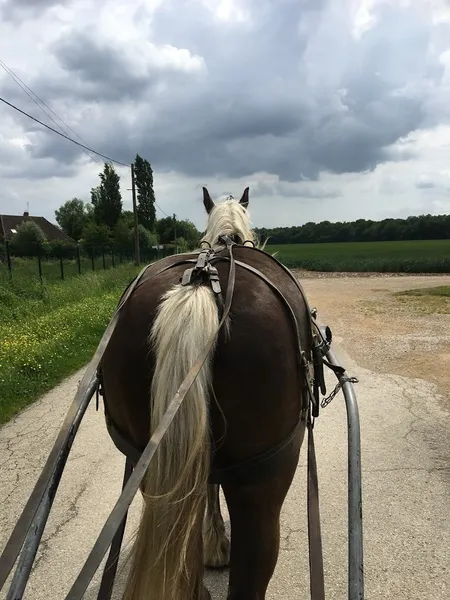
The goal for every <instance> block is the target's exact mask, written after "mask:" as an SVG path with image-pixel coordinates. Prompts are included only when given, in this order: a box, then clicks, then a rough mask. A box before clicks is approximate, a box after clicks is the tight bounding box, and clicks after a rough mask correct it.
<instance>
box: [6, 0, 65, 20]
mask: <svg viewBox="0 0 450 600" xmlns="http://www.w3.org/2000/svg"><path fill="white" fill-rule="evenodd" d="M68 1H69V0H6V1H4V2H3V4H1V5H0V15H1V16H2V17H3V18H4V19H5V20H12V21H14V20H16V19H21V18H22V17H23V16H24V15H28V16H37V15H40V14H42V13H43V11H45V10H47V9H48V8H51V7H52V6H56V5H58V4H67V2H68Z"/></svg>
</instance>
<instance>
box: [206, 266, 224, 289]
mask: <svg viewBox="0 0 450 600" xmlns="http://www.w3.org/2000/svg"><path fill="white" fill-rule="evenodd" d="M208 271H209V272H208V275H209V282H210V283H211V287H212V291H213V292H214V293H215V294H216V295H217V296H218V295H219V294H220V293H221V291H222V288H221V286H220V279H219V272H218V271H217V269H216V267H211V266H210V267H209V269H208Z"/></svg>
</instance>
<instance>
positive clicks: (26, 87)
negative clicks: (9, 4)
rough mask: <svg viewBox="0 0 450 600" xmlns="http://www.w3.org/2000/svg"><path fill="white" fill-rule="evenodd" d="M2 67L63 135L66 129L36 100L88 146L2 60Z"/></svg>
mask: <svg viewBox="0 0 450 600" xmlns="http://www.w3.org/2000/svg"><path fill="white" fill-rule="evenodd" d="M0 67H2V69H3V70H4V71H5V72H6V73H7V74H8V75H9V76H10V77H11V79H12V80H13V81H14V83H16V84H17V85H18V86H19V87H20V89H21V90H22V91H23V92H25V94H26V95H27V96H28V97H29V98H30V99H31V100H32V101H33V102H34V103H35V104H36V106H37V107H38V108H40V109H41V110H42V112H43V113H44V114H45V116H47V117H48V118H49V119H50V120H51V121H52V122H53V123H54V124H55V125H56V127H58V128H59V129H60V130H61V131H62V132H63V133H66V132H65V131H64V129H63V128H62V127H61V125H59V123H57V122H56V121H55V119H54V118H53V117H52V116H51V115H49V114H48V112H47V111H46V110H44V108H43V107H42V106H41V105H40V104H39V103H38V102H36V100H35V98H37V100H39V102H40V103H41V104H43V105H44V106H45V107H46V108H48V110H49V111H50V112H51V113H53V114H54V115H55V117H56V118H57V119H59V120H60V121H61V122H62V123H64V125H65V127H66V128H67V129H69V130H70V131H71V132H72V133H73V134H74V135H75V136H76V137H77V138H78V139H79V140H81V142H83V144H86V142H85V140H83V138H82V137H80V136H79V135H78V134H77V133H76V132H75V131H74V130H73V129H72V128H71V127H70V126H69V125H67V123H66V122H65V121H64V120H63V119H61V117H59V116H58V115H57V114H56V113H55V111H54V110H53V109H51V108H50V106H48V105H47V104H46V103H45V102H44V100H42V98H39V96H38V95H37V94H35V93H34V92H33V90H32V89H31V88H29V87H28V85H27V84H26V83H25V82H24V81H22V79H20V77H19V76H18V75H16V73H14V71H13V70H12V69H10V67H8V65H7V64H6V63H5V62H4V61H3V60H1V59H0ZM27 90H28V91H27ZM33 96H34V98H33ZM82 150H83V152H84V153H85V154H86V156H88V157H89V158H90V159H91V160H94V161H96V162H98V163H100V161H99V159H98V158H96V157H95V156H92V155H91V154H89V153H88V152H87V151H86V150H85V149H84V148H83V149H82Z"/></svg>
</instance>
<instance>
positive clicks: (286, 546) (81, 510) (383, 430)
mask: <svg viewBox="0 0 450 600" xmlns="http://www.w3.org/2000/svg"><path fill="white" fill-rule="evenodd" d="M449 280H450V278H446V279H443V278H429V277H426V278H425V277H423V278H422V277H412V278H404V277H402V278H384V277H376V278H355V277H346V278H340V277H333V278H326V279H323V278H319V277H314V278H312V277H308V278H304V279H303V278H302V282H303V284H304V287H305V290H306V292H307V294H308V297H309V300H310V302H311V304H312V305H316V306H317V307H318V308H319V318H320V320H321V321H322V322H324V323H327V324H329V325H330V326H331V327H332V329H333V331H334V334H335V338H334V339H335V351H336V353H337V354H338V356H339V357H340V359H341V362H342V363H343V364H344V365H345V366H346V367H347V368H348V372H349V374H350V375H356V376H357V377H358V378H359V380H360V383H358V384H357V387H356V392H357V395H358V401H359V407H360V416H361V431H362V465H363V514H364V542H365V546H364V548H365V581H366V598H368V599H370V600H386V599H389V600H390V599H395V600H446V599H447V598H449V597H450V567H449V565H450V527H449V522H450V452H449V444H448V440H449V439H450V411H449V410H448V406H449V404H448V401H449V395H448V392H447V395H445V389H447V390H448V385H449V379H448V377H449V374H448V372H447V373H446V368H445V365H448V360H449V345H450V339H449V335H450V333H448V332H450V328H449V319H450V316H449V315H448V314H446V315H440V314H437V313H433V314H431V315H427V314H423V311H422V308H420V306H422V304H420V303H419V304H417V303H416V305H415V306H414V308H413V309H410V308H408V309H406V308H405V306H406V305H404V304H402V303H401V302H400V304H397V299H393V298H392V296H391V291H392V290H399V289H410V288H413V287H418V286H422V287H428V286H432V285H442V284H448V283H449ZM413 302H414V301H413ZM401 307H403V308H401ZM410 310H413V311H414V312H413V313H411V312H408V311H410ZM434 327H437V330H436V331H435V330H434ZM437 332H438V333H437ZM435 353H436V354H438V355H439V360H437V359H436V354H435ZM445 361H447V362H445ZM80 376H81V373H78V374H76V375H75V376H74V377H71V378H69V379H68V380H67V381H65V382H63V383H62V384H61V385H60V386H58V387H57V388H55V390H53V391H52V392H51V393H50V394H47V395H46V396H45V397H43V398H42V399H41V400H40V401H38V402H37V403H36V404H35V405H34V406H32V407H30V408H29V409H28V410H26V411H24V412H23V413H22V414H21V415H19V416H18V417H17V418H16V419H15V420H14V421H13V422H11V423H10V424H8V425H6V426H5V427H3V428H2V429H0V456H1V464H2V469H1V472H0V505H1V507H2V510H1V513H0V548H3V545H4V543H5V542H6V539H7V537H8V535H9V533H10V531H11V529H12V527H13V525H14V523H15V522H16V520H17V518H18V516H19V514H20V512H21V510H22V507H23V506H24V504H25V501H26V499H27V498H28V495H29V493H30V491H31V489H32V487H33V485H34V483H35V481H36V478H37V476H38V475H39V473H40V471H41V469H42V467H43V464H44V462H45V459H46V457H47V455H48V453H49V451H50V449H51V447H52V445H53V442H54V439H55V436H56V434H57V431H58V429H59V427H60V424H61V422H62V420H63V418H64V415H65V412H66V410H67V407H68V405H69V404H70V402H71V400H72V398H73V394H74V392H75V389H76V386H77V382H78V380H79V378H80ZM327 379H328V383H329V389H330V390H331V389H332V386H333V385H334V379H333V377H330V376H328V377H327ZM439 390H440V391H441V395H439ZM316 447H317V454H318V458H317V461H318V470H319V485H320V501H321V514H322V532H323V538H324V540H323V541H324V554H325V577H326V587H327V590H326V591H327V600H344V598H346V597H347V592H346V577H347V573H346V560H347V546H346V539H347V522H346V496H347V489H346V473H347V468H346V418H345V409H344V407H343V401H342V396H341V395H339V396H338V397H336V398H335V399H334V400H333V402H332V403H331V404H330V406H329V407H327V409H326V410H324V411H322V414H321V417H320V418H319V420H318V421H317V424H316ZM122 468H123V457H122V456H121V455H120V454H119V453H118V452H117V451H116V449H115V448H114V447H113V445H112V442H111V440H110V439H109V437H108V435H107V433H106V429H105V425H104V419H103V415H102V412H101V410H100V411H99V412H95V407H94V405H92V406H91V407H90V408H89V410H88V412H87V415H86V417H85V420H84V421H83V423H82V426H81V428H80V432H79V434H78V435H77V437H76V439H75V443H74V446H73V449H72V453H71V455H70V457H69V460H68V464H67V469H66V471H65V473H64V477H63V480H62V482H61V485H60V489H59V490H58V494H57V496H56V501H55V506H54V509H53V511H52V513H51V515H50V518H49V521H48V525H47V528H46V530H45V532H44V537H43V544H42V546H41V549H40V551H39V554H38V559H37V564H36V567H35V569H34V571H33V573H32V577H31V580H30V583H29V586H28V590H27V593H26V594H25V598H27V599H30V600H50V599H51V600H62V598H64V597H65V594H66V593H67V592H68V590H69V588H70V585H71V583H72V582H73V581H74V579H75V577H76V575H77V574H78V572H79V570H80V569H81V567H82V565H83V562H84V560H85V559H86V557H87V555H88V553H89V551H90V549H91V548H92V544H93V543H94V541H95V539H96V537H97V535H98V533H99V532H100V530H101V527H102V526H103V524H104V522H105V520H106V517H107V515H108V514H109V511H110V510H111V508H112V507H113V505H114V502H115V500H116V498H117V496H118V493H119V488H120V482H121V476H122ZM305 481H306V473H305V453H304V449H303V452H302V456H301V460H300V464H299V468H298V470H297V474H296V476H295V478H294V481H293V485H292V487H291V489H290V491H289V494H288V497H287V499H286V502H285V505H284V507H283V512H282V522H281V537H282V540H281V547H280V556H279V560H278V564H277V569H276V572H275V574H274V577H273V580H272V582H271V584H270V588H269V592H268V594H267V600H293V599H294V598H307V597H309V595H308V555H307V526H306V497H305V496H306V494H305ZM140 505H141V499H140V497H138V498H136V499H135V501H134V503H133V505H132V510H131V513H130V519H129V527H127V532H126V542H125V543H126V546H125V547H126V549H128V548H129V545H130V538H131V536H132V533H133V530H134V528H135V527H136V525H137V519H138V517H139V507H140ZM225 515H226V512H225ZM228 526H229V524H228ZM126 554H127V553H126V551H125V552H124V554H123V558H125V557H126ZM122 564H123V563H122ZM124 576H125V573H124V572H123V571H122V567H120V575H119V578H118V586H117V588H116V592H115V595H114V598H115V599H117V600H118V599H119V598H120V589H121V587H122V585H123V581H124ZM206 579H207V584H208V587H209V588H210V590H211V592H212V595H213V598H214V600H224V598H225V597H226V583H227V573H226V572H225V573H219V574H210V573H208V574H207V577H206ZM96 583H98V577H96V579H95V580H94V585H93V586H92V587H91V588H90V590H89V591H88V592H87V594H86V596H85V597H86V599H87V600H94V598H96V594H95V586H96ZM0 598H1V599H3V598H5V594H4V593H3V592H2V593H0Z"/></svg>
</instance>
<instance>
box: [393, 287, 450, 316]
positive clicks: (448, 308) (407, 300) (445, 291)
mask: <svg viewBox="0 0 450 600" xmlns="http://www.w3.org/2000/svg"><path fill="white" fill-rule="evenodd" d="M394 296H395V298H396V300H397V307H401V308H405V309H407V310H409V311H414V312H415V313H419V314H428V315H429V314H443V315H448V314H450V285H440V286H436V287H431V288H416V289H412V290H403V291H401V292H396V293H395V294H394Z"/></svg>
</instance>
